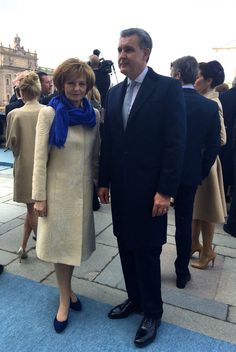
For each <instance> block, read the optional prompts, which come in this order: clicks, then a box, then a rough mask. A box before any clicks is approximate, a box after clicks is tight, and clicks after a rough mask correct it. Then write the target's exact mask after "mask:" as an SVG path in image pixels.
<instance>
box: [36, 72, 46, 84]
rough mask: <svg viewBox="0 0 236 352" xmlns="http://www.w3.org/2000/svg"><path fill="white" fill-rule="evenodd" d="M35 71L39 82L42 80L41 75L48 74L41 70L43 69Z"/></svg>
mask: <svg viewBox="0 0 236 352" xmlns="http://www.w3.org/2000/svg"><path fill="white" fill-rule="evenodd" d="M36 73H37V75H38V76H39V80H40V82H42V78H43V76H48V74H47V73H46V72H43V71H38V72H36Z"/></svg>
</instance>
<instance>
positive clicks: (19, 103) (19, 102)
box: [5, 98, 24, 117]
mask: <svg viewBox="0 0 236 352" xmlns="http://www.w3.org/2000/svg"><path fill="white" fill-rule="evenodd" d="M22 106H24V102H23V100H22V99H21V98H20V99H17V100H16V101H14V102H12V103H9V104H8V105H6V107H5V116H6V117H7V114H8V113H9V112H10V111H12V110H14V109H18V108H21V107H22Z"/></svg>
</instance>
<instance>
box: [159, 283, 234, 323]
mask: <svg viewBox="0 0 236 352" xmlns="http://www.w3.org/2000/svg"><path fill="white" fill-rule="evenodd" d="M184 291H185V290H178V289H170V288H168V287H163V289H162V296H163V301H164V302H165V303H168V304H172V305H174V306H178V307H181V308H184V309H189V310H191V311H193V312H196V313H200V314H204V315H207V316H210V317H213V318H217V319H221V320H226V317H227V313H228V306H227V304H224V303H220V302H215V301H214V300H210V299H203V298H199V297H196V296H192V295H190V294H189V293H186V292H184Z"/></svg>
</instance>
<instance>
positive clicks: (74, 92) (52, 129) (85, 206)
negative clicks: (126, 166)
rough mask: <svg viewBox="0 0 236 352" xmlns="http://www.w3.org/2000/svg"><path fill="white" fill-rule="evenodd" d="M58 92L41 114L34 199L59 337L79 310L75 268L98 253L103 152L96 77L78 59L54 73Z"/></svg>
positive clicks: (39, 246)
mask: <svg viewBox="0 0 236 352" xmlns="http://www.w3.org/2000/svg"><path fill="white" fill-rule="evenodd" d="M53 80H54V85H55V87H56V88H57V90H58V92H59V94H58V96H57V97H55V98H53V99H52V100H51V101H50V103H49V106H47V107H45V108H43V109H42V110H41V111H40V114H39V119H38V124H37V131H36V146H35V163H34V173H33V199H34V200H35V205H34V208H35V211H36V213H37V214H38V216H39V217H40V218H39V224H38V239H37V246H36V251H37V255H38V257H39V258H40V259H42V260H44V261H47V262H52V263H54V266H55V272H56V277H57V282H58V286H59V291H60V302H59V309H58V312H57V314H56V316H55V319H54V328H55V330H56V332H57V333H60V332H62V331H63V330H64V329H65V328H66V326H67V323H68V316H69V309H70V308H71V309H74V310H77V311H79V310H81V303H80V300H79V298H78V297H77V296H76V294H75V293H74V292H73V291H72V288H71V278H72V273H73V270H74V266H79V265H80V264H81V263H82V261H84V260H86V259H88V258H89V256H90V255H91V253H92V252H93V251H94V250H95V231H94V219H93V210H92V198H93V182H94V179H96V175H97V166H98V153H99V114H98V111H96V110H94V109H93V107H92V105H91V103H90V102H89V101H88V99H87V98H86V94H87V93H88V91H89V90H90V89H92V87H93V85H94V82H95V76H94V73H93V70H92V69H91V67H90V66H89V65H88V64H87V63H85V62H82V61H80V60H78V59H75V58H71V59H68V60H66V61H65V62H63V63H62V64H61V65H60V66H59V67H58V68H57V69H56V70H55V72H54V78H53Z"/></svg>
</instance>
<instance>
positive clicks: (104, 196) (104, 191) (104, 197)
mask: <svg viewBox="0 0 236 352" xmlns="http://www.w3.org/2000/svg"><path fill="white" fill-rule="evenodd" d="M98 197H99V198H100V201H101V203H103V204H108V203H109V188H106V187H100V188H98Z"/></svg>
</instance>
